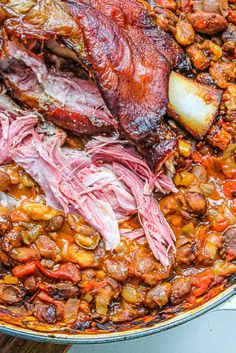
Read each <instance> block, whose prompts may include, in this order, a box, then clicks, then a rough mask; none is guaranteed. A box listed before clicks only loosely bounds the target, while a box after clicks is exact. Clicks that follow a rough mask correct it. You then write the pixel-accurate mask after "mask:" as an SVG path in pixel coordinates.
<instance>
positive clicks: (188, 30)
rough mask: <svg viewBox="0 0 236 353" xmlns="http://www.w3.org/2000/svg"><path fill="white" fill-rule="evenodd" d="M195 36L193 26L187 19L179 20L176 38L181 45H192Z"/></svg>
mask: <svg viewBox="0 0 236 353" xmlns="http://www.w3.org/2000/svg"><path fill="white" fill-rule="evenodd" d="M194 38H195V32H194V29H193V26H192V25H191V24H190V23H189V22H187V21H179V22H178V23H177V25H176V33H175V39H176V40H177V42H178V43H179V44H181V45H184V46H186V45H190V44H192V43H193V41H194Z"/></svg>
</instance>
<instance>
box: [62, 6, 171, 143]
mask: <svg viewBox="0 0 236 353" xmlns="http://www.w3.org/2000/svg"><path fill="white" fill-rule="evenodd" d="M67 4H68V7H69V9H70V12H71V14H72V15H73V16H74V17H75V18H76V19H77V22H78V25H79V26H80V28H81V29H82V32H83V36H84V41H85V45H86V48H87V50H88V53H89V54H88V62H89V65H90V66H91V68H92V70H93V72H94V75H95V77H96V80H97V84H98V86H99V88H100V91H101V93H102V95H103V97H104V100H105V102H106V104H107V106H108V107H109V109H110V111H111V112H112V113H113V115H115V116H117V117H118V119H119V122H120V125H121V127H122V129H123V131H124V133H125V134H126V135H127V136H128V137H129V138H130V139H132V140H134V141H138V140H140V139H143V138H145V137H146V136H147V135H149V134H150V133H151V132H153V131H155V130H156V128H157V125H158V123H159V122H160V120H161V118H162V116H163V115H164V114H165V111H166V104H167V101H168V94H167V88H168V76H169V67H168V64H167V61H166V60H165V58H164V57H163V56H162V55H161V54H160V53H158V51H157V50H156V46H155V45H154V43H153V42H152V41H151V40H149V38H148V37H147V35H146V34H145V33H144V32H143V31H142V30H140V29H138V28H135V27H133V26H131V25H129V22H128V21H127V22H126V21H123V26H125V24H127V27H126V26H125V28H124V27H122V26H118V25H117V23H115V22H112V21H111V20H110V19H109V18H108V17H107V16H105V15H103V14H102V13H101V12H100V11H98V10H96V9H94V8H93V7H91V6H88V5H86V4H85V3H84V2H82V1H80V2H79V1H78V2H74V1H67ZM127 16H129V12H128V13H127ZM121 21H122V17H121Z"/></svg>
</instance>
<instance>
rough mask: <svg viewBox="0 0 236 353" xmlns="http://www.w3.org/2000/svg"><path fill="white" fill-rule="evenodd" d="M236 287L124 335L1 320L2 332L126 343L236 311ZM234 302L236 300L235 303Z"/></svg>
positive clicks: (66, 341)
mask: <svg viewBox="0 0 236 353" xmlns="http://www.w3.org/2000/svg"><path fill="white" fill-rule="evenodd" d="M235 293H236V284H233V285H232V286H230V287H229V288H228V289H226V290H225V291H224V292H222V293H220V294H219V295H217V296H215V297H214V298H212V299H210V300H209V301H208V302H206V303H204V304H203V305H201V306H199V307H197V308H195V309H192V310H188V311H186V312H183V313H180V314H177V315H176V316H175V317H173V318H171V319H168V320H166V321H163V322H160V323H156V324H154V325H153V326H151V327H148V328H146V327H145V328H135V329H131V330H127V331H122V332H119V331H117V332H111V333H104V334H101V333H99V334H86V333H79V334H73V335H72V334H65V333H53V334H52V333H44V332H37V331H33V330H29V329H25V328H21V327H17V326H13V325H10V324H8V323H4V322H1V321H0V332H1V333H5V334H8V335H12V336H17V337H20V338H25V339H30V340H34V341H41V342H48V343H55V344H91V343H93V344H94V343H112V342H119V341H126V340H130V339H134V338H141V337H145V336H148V335H152V334H155V333H158V332H162V331H165V330H169V329H171V328H173V327H176V326H178V325H181V324H183V323H185V322H187V321H190V320H192V319H194V318H196V317H198V316H200V315H202V314H204V313H206V312H208V311H210V310H213V309H214V310H222V309H223V310H225V309H228V310H236V296H235V298H233V296H234V294H235ZM233 299H234V300H233Z"/></svg>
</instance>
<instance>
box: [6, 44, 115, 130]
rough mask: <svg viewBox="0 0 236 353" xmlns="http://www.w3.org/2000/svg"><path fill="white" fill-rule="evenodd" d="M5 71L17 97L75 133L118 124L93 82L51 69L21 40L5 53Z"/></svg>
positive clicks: (10, 87) (110, 127)
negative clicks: (21, 42) (20, 42)
mask: <svg viewBox="0 0 236 353" xmlns="http://www.w3.org/2000/svg"><path fill="white" fill-rule="evenodd" d="M2 56H3V57H4V59H3V60H2V62H1V64H0V67H1V74H2V77H3V80H4V82H5V84H6V86H7V87H8V89H9V91H10V93H11V94H12V95H13V97H14V98H17V100H19V101H20V102H22V103H23V104H24V105H25V106H26V107H29V108H34V109H37V110H38V111H40V112H42V113H44V114H45V116H46V117H47V118H48V119H49V120H51V121H53V122H54V123H55V124H57V125H59V126H62V127H64V128H65V129H68V130H71V131H73V132H75V133H84V134H96V133H102V132H110V131H112V130H114V129H115V128H116V127H117V125H118V124H117V122H116V120H115V119H114V118H113V117H112V116H111V114H110V112H109V111H108V109H107V108H106V106H105V104H104V101H103V99H102V97H101V95H100V93H99V91H98V89H97V87H96V85H95V84H94V83H93V82H91V81H86V80H82V79H79V78H77V77H75V76H74V77H73V76H69V75H67V74H66V73H62V72H60V71H58V72H57V71H55V70H48V69H47V67H46V65H45V64H44V62H43V61H42V59H41V58H40V57H38V56H36V55H34V54H33V53H31V52H29V51H27V50H26V49H25V48H24V47H23V46H22V45H20V44H18V43H17V42H7V49H5V52H4V51H3V52H2Z"/></svg>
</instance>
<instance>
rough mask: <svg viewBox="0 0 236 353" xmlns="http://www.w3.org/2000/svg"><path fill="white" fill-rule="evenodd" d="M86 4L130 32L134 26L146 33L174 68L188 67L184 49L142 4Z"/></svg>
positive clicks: (106, 0) (115, 0) (103, 0)
mask: <svg viewBox="0 0 236 353" xmlns="http://www.w3.org/2000/svg"><path fill="white" fill-rule="evenodd" d="M84 2H86V3H87V4H89V5H90V6H94V7H95V8H96V9H98V10H99V11H101V12H102V13H103V14H105V15H106V16H108V17H109V18H110V19H112V21H114V22H116V23H117V25H118V26H120V27H122V28H124V29H127V30H129V29H130V27H129V26H132V28H136V29H137V30H141V31H142V32H144V33H145V35H146V36H147V37H148V38H149V39H151V40H152V41H153V42H154V43H155V46H156V49H157V50H158V51H159V52H160V53H161V54H162V55H164V56H165V58H166V59H167V60H168V62H169V64H170V65H171V66H172V67H173V68H184V67H185V68H187V67H188V63H187V60H186V55H185V53H184V51H183V49H182V48H181V47H180V46H179V45H178V44H177V42H176V41H175V40H174V38H173V37H172V36H171V35H169V34H168V33H166V32H165V31H163V30H162V29H160V28H159V27H157V26H156V25H155V24H154V22H153V21H152V19H151V16H150V15H149V13H148V12H147V11H146V9H145V7H144V6H143V4H142V3H141V2H139V1H137V0H130V1H127V2H124V1H122V0H98V1H95V2H94V1H91V0H85V1H84Z"/></svg>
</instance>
